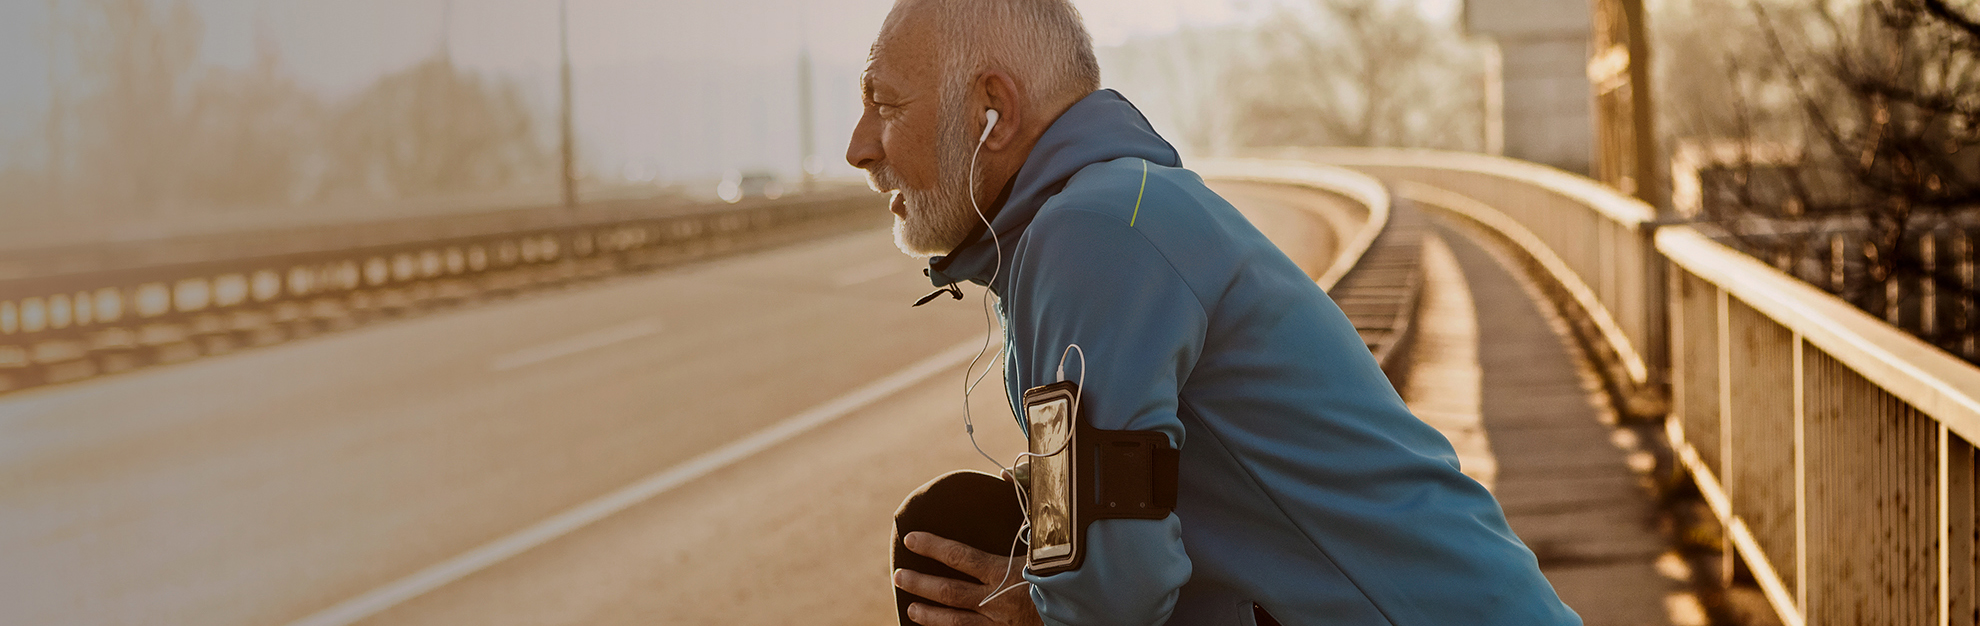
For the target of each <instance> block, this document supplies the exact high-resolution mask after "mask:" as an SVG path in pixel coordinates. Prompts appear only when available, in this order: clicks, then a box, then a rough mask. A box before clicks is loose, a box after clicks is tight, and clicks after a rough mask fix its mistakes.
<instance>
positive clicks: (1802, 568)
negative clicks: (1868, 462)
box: [1794, 332, 1813, 623]
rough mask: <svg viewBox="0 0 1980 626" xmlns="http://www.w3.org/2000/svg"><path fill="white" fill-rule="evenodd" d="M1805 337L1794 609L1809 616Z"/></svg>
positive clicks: (1799, 393)
mask: <svg viewBox="0 0 1980 626" xmlns="http://www.w3.org/2000/svg"><path fill="white" fill-rule="evenodd" d="M1803 343H1805V342H1803V341H1802V338H1801V333H1799V332H1797V333H1794V607H1795V610H1797V611H1800V612H1801V616H1802V622H1803V623H1809V622H1811V621H1813V620H1810V619H1809V615H1808V371H1807V363H1808V361H1807V359H1806V358H1805V357H1804V355H1803V354H1802V349H1803V348H1802V344H1803Z"/></svg>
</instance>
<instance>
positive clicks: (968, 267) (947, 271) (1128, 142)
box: [928, 89, 1182, 290]
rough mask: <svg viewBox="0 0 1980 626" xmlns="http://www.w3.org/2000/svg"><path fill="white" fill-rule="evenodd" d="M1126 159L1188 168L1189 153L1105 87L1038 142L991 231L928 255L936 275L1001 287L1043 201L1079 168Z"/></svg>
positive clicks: (941, 280) (941, 281)
mask: <svg viewBox="0 0 1980 626" xmlns="http://www.w3.org/2000/svg"><path fill="white" fill-rule="evenodd" d="M1124 157H1136V158H1140V159H1146V160H1147V161H1148V162H1149V163H1153V164H1155V165H1160V166H1164V167H1182V157H1181V156H1180V155H1178V154H1177V153H1176V148H1175V146H1171V145H1169V142H1168V141H1167V140H1164V139H1162V136H1161V135H1158V134H1156V133H1155V128H1154V127H1153V126H1151V125H1149V123H1148V118H1147V117H1145V116H1143V115H1142V114H1141V110H1140V109H1136V108H1135V107H1134V104H1132V103H1130V102H1128V101H1127V98H1125V97H1122V96H1121V94H1120V93H1119V92H1116V91H1114V90H1112V89H1102V90H1099V91H1095V92H1093V93H1091V94H1088V95H1087V96H1086V97H1085V98H1081V99H1080V101H1079V102H1077V103H1074V104H1073V106H1072V108H1069V109H1066V112H1065V113H1064V114H1062V115H1060V116H1059V119H1057V120H1054V121H1053V122H1052V125H1051V126H1050V127H1048V128H1046V129H1045V134H1044V135H1041V136H1039V138H1038V143H1037V144H1036V145H1034V146H1032V148H1031V154H1029V155H1027V156H1026V157H1025V160H1024V165H1023V166H1022V167H1020V168H1018V172H1017V175H1015V176H1012V177H1011V180H1010V182H1009V183H1008V184H1007V185H1006V188H1005V191H1004V195H1005V199H1004V200H1003V202H1002V206H1001V207H998V208H995V209H992V210H995V211H996V216H995V217H993V218H991V220H990V229H978V231H977V232H975V233H973V236H972V238H971V239H970V240H968V241H966V242H964V243H963V244H962V245H960V246H957V247H956V249H955V250H953V251H950V252H949V254H946V255H942V256H937V257H933V258H930V259H928V266H929V269H928V279H929V281H930V282H932V283H934V285H935V286H937V287H944V286H947V285H949V284H951V283H956V282H961V281H965V280H966V281H969V282H973V283H976V284H979V285H989V286H990V288H991V289H992V290H999V289H1001V287H1002V286H1001V285H990V284H989V283H990V280H991V273H992V272H993V271H995V270H996V269H997V263H998V258H997V255H999V254H1001V255H1002V257H1003V259H1002V261H1003V266H1004V267H1005V268H1009V267H1010V266H1011V255H1012V253H1013V252H1014V251H1016V249H1017V243H1018V238H1019V237H1022V236H1023V235H1024V229H1025V227H1026V226H1029V225H1031V218H1032V217H1034V216H1036V215H1038V209H1039V207H1041V206H1044V205H1045V201H1046V200H1049V199H1051V197H1052V196H1053V195H1056V194H1058V193H1059V190H1060V189H1063V188H1064V187H1065V185H1066V180H1067V179H1070V178H1072V176H1073V174H1076V173H1079V170H1081V169H1083V168H1085V167H1086V166H1088V165H1092V164H1094V163H1102V162H1106V161H1112V160H1114V159H1119V158H1124ZM992 229H994V230H995V231H996V233H997V234H996V237H995V238H994V239H993V238H992V237H991V235H990V233H989V232H985V231H987V230H992ZM993 241H995V242H1001V243H1002V248H1003V249H1002V250H997V246H995V245H993ZM1006 274H1008V272H1006ZM1005 278H1006V277H1005V276H998V277H996V280H997V281H998V282H1000V283H1001V282H1003V281H1004V280H1005Z"/></svg>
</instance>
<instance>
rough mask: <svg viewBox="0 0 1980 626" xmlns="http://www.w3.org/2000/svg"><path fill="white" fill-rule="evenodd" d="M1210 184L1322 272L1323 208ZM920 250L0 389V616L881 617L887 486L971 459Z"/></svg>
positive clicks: (758, 265)
mask: <svg viewBox="0 0 1980 626" xmlns="http://www.w3.org/2000/svg"><path fill="white" fill-rule="evenodd" d="M1218 187H1219V190H1220V191H1222V192H1224V193H1226V195H1227V197H1229V198H1230V199H1231V200H1232V201H1233V202H1234V203H1235V204H1237V205H1238V206H1240V208H1242V209H1245V210H1246V212H1247V213H1248V214H1250V215H1252V216H1253V219H1254V220H1255V221H1257V222H1258V223H1260V224H1261V225H1262V226H1264V227H1265V228H1266V229H1267V230H1268V232H1272V233H1274V234H1275V235H1276V236H1277V237H1278V238H1279V240H1280V243H1281V245H1282V247H1285V248H1287V249H1288V250H1289V251H1290V252H1291V254H1292V256H1294V258H1295V259H1298V260H1300V261H1301V262H1302V264H1303V265H1305V266H1307V269H1308V271H1309V273H1314V274H1317V273H1319V272H1320V271H1322V270H1324V268H1325V266H1326V263H1327V262H1328V261H1329V260H1330V259H1331V256H1332V254H1333V252H1332V250H1333V247H1334V236H1333V229H1334V228H1336V226H1333V225H1332V224H1333V222H1332V221H1329V220H1325V219H1316V217H1315V213H1314V212H1313V211H1314V208H1315V207H1319V208H1320V211H1321V212H1322V213H1327V212H1332V213H1334V214H1339V213H1340V212H1341V211H1342V209H1341V207H1339V206H1338V204H1337V203H1338V202H1340V201H1339V200H1338V199H1335V198H1334V197H1332V196H1328V195H1325V194H1319V193H1315V192H1310V191H1304V190H1294V189H1284V188H1273V187H1264V186H1257V185H1219V186H1218ZM881 206H882V205H881V204H880V203H879V202H878V201H876V202H875V210H883V209H881ZM1344 219H1346V220H1347V221H1348V222H1352V221H1353V219H1354V218H1352V217H1349V218H1344ZM918 267H920V264H919V263H918V262H917V261H915V260H913V259H909V258H907V257H904V256H902V255H901V254H900V253H899V252H897V251H895V250H894V249H893V247H892V245H891V243H890V241H889V240H888V235H887V234H886V233H884V232H866V233H858V234H854V235H848V236H841V237H834V238H830V239H823V240H817V241H813V242H807V243H804V244H800V245H794V246H789V247H785V248H780V249H776V250H771V251H766V252H761V253H756V254H752V255H749V256H743V257H736V258H730V259H723V260H718V261H712V262H705V263H698V264H693V265H688V266H682V267H677V268H674V269H671V270H668V271H664V272H656V273H650V274H642V275H636V276H626V277H619V278H613V279H609V280H605V281H598V282H591V283H585V284H580V285H576V286H573V287H571V288H569V289H566V290H562V291H554V292H543V293H535V294H530V295H527V296H524V297H520V298H516V299H512V300H507V301H500V302H491V303H485V304H482V305H480V306H476V307H472V308H467V309H462V310H458V311H452V312H446V313H440V314H434V315H427V316H422V317H417V318H412V319H408V320H403V321H399V322H393V323H387V324H379V325H375V326H369V327H364V328H360V329H356V330H352V331H348V332H342V333H335V334H331V335H326V336H322V337H318V338H314V339H309V340H303V341H297V342H293V343H289V344H284V345H280V346H275V347H271V348H267V349H259V350H250V351H244V352H241V353H237V354H232V355H227V356H222V357H217V358H210V359H204V360H200V361H195V362H191V363H187V364H183V365H178V366H172V367H163V368H154V369H148V370H142V371H137V372H132V373H128V374H123V375H116V376H109V377H104V378H100V379H94V380H91V381H87V382H84V383H80V384H74V385H64V386H55V387H50V388H46V389H39V390H33V391H29V392H26V393H21V394H16V395H12V396H8V397H6V398H5V399H4V400H0V624H7V625H14V624H21V625H28V624H33V625H42V624H214V625H232V624H242V625H250V624H251V625H273V624H286V623H291V622H294V621H296V620H299V619H303V618H305V617H308V616H312V615H315V616H316V617H318V618H321V619H320V621H319V622H318V623H347V622H350V621H352V620H353V619H357V618H363V623H379V624H387V623H391V624H398V623H407V624H456V623H471V624H511V623H513V624H617V623H638V624H651V623H723V624H729V623H795V622H802V623H862V624H870V623H876V622H885V621H887V620H889V619H891V618H890V617H889V615H890V614H891V612H892V608H891V607H892V605H891V596H890V595H889V591H888V588H887V585H886V554H885V552H886V546H887V537H888V532H889V530H888V519H889V516H890V515H891V513H892V511H893V509H894V507H895V506H896V505H897V504H898V502H899V499H900V498H901V496H903V495H904V494H905V493H906V492H908V491H909V490H911V489H913V488H914V487H915V486H916V485H918V484H920V483H922V482H924V481H926V480H927V479H929V478H932V477H934V476H936V475H938V474H939V473H941V472H943V471H947V470H949V469H955V468H960V467H970V468H977V469H992V467H993V466H992V465H991V464H990V462H989V461H987V460H984V459H983V458H981V457H980V456H978V455H977V454H976V452H975V450H973V449H972V448H971V447H970V445H969V442H968V440H967V439H966V438H965V437H964V435H963V431H962V422H961V418H962V415H961V413H962V406H961V405H962V398H961V392H960V390H961V387H962V384H963V379H964V373H963V368H962V366H961V362H962V361H964V360H966V358H967V357H968V356H969V355H971V354H974V353H975V349H974V347H973V346H976V345H980V344H977V343H966V342H970V341H972V340H980V339H981V337H983V336H984V332H985V330H986V327H985V319H984V316H983V313H982V303H981V301H980V300H979V295H978V293H979V292H978V291H976V290H974V289H972V290H970V297H969V298H968V299H967V300H965V301H962V302H955V301H951V300H947V299H943V300H940V301H938V302H935V303H932V304H931V305H929V306H926V307H921V308H918V309H910V308H909V307H908V304H909V303H910V302H911V301H912V300H913V299H914V298H916V297H918V296H919V295H921V294H922V293H925V292H926V291H927V290H928V289H929V286H928V285H927V283H926V281H925V279H923V278H922V277H921V276H920V274H919V272H918V271H916V270H917V268H918ZM991 349H992V350H993V351H994V349H995V347H994V346H992V348H991ZM993 378H994V374H993ZM1002 392H1003V389H1002V387H1001V385H999V384H998V383H997V381H995V380H990V381H987V382H985V383H984V385H983V386H982V387H981V388H979V389H978V392H977V393H976V394H975V398H974V401H973V402H972V406H973V411H974V413H975V415H976V419H977V423H978V424H979V425H980V426H979V428H978V429H977V437H978V440H979V442H980V443H981V444H982V445H983V447H984V449H986V450H988V451H990V452H991V453H992V454H994V455H996V456H998V457H999V458H1005V459H1007V458H1008V457H1009V456H1010V455H1011V454H1014V453H1015V452H1017V451H1018V450H1019V449H1020V448H1021V446H1022V441H1021V439H1020V438H1019V436H1018V433H1017V430H1016V427H1015V426H1014V425H1013V424H1012V422H1011V419H1010V413H1009V409H1008V407H1007V406H1006V403H1005V401H1004V399H1003V395H1002ZM793 420H795V421H793ZM326 611H327V612H326Z"/></svg>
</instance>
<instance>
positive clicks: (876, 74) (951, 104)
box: [846, 18, 982, 257]
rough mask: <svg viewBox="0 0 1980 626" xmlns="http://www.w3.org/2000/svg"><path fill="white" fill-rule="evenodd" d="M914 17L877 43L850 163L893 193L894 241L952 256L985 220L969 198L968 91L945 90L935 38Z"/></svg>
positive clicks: (907, 248)
mask: <svg viewBox="0 0 1980 626" xmlns="http://www.w3.org/2000/svg"><path fill="white" fill-rule="evenodd" d="M912 21H913V20H912V18H909V19H903V20H901V22H900V23H898V24H895V25H894V27H892V28H889V29H887V30H886V32H882V33H881V34H880V39H879V41H877V42H875V44H874V53H873V58H872V60H871V62H870V63H868V65H867V69H866V73H865V75H864V76H862V77H861V82H862V83H863V87H864V89H863V90H862V91H863V92H864V95H863V100H864V101H865V102H864V104H865V110H864V112H863V113H862V115H861V116H860V119H859V125H858V126H857V127H855V128H854V129H853V136H852V141H851V144H850V145H848V146H847V147H846V162H848V163H851V164H852V165H853V167H857V168H860V169H863V170H866V179H867V183H868V184H870V185H872V187H873V189H874V190H875V191H879V192H882V193H892V194H893V198H892V203H891V207H890V208H891V209H892V211H893V213H894V244H895V245H897V246H900V248H901V251H902V252H906V253H908V254H911V255H915V256H924V257H926V256H933V255H937V254H947V253H948V252H949V251H950V250H952V249H954V248H955V247H956V246H957V245H958V244H961V243H962V239H963V237H966V236H968V235H969V231H970V229H972V228H974V227H975V226H976V225H977V224H979V223H980V220H981V219H982V218H981V217H979V216H978V215H977V213H976V210H975V209H974V208H973V207H972V206H971V204H970V190H969V185H970V180H969V172H968V168H969V163H968V161H969V156H970V155H969V151H970V148H971V147H972V144H970V143H969V139H970V138H969V137H968V136H967V135H968V130H967V127H966V126H965V124H964V123H963V120H964V113H965V109H966V107H967V103H966V101H965V100H964V93H963V90H962V89H949V90H945V89H943V88H942V86H943V80H942V76H941V75H940V74H941V60H940V58H939V57H938V52H939V51H938V50H936V49H935V46H934V39H933V37H930V36H929V33H928V32H927V31H929V29H928V28H926V27H922V26H918V25H916V24H913V23H912ZM945 91H947V92H949V93H944V92H945Z"/></svg>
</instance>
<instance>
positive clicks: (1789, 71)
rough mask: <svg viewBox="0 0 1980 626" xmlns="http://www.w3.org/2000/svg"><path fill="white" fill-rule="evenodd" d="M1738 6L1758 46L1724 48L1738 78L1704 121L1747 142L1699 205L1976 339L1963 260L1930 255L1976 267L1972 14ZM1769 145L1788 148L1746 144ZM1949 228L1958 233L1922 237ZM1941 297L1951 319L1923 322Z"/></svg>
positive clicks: (1746, 234) (1977, 132)
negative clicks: (1957, 311) (1955, 266)
mask: <svg viewBox="0 0 1980 626" xmlns="http://www.w3.org/2000/svg"><path fill="white" fill-rule="evenodd" d="M1748 9H1749V11H1750V16H1751V23H1752V24H1753V25H1754V27H1755V29H1756V30H1757V34H1758V35H1759V36H1758V37H1757V38H1756V40H1757V43H1758V44H1759V45H1762V46H1764V49H1765V52H1766V54H1764V55H1759V56H1757V57H1756V56H1752V55H1744V54H1738V53H1737V52H1727V53H1726V56H1725V58H1724V59H1723V60H1722V61H1721V62H1720V65H1721V67H1725V68H1728V69H1729V70H1730V71H1729V72H1728V73H1727V74H1725V75H1727V76H1731V77H1732V80H1731V81H1728V82H1729V83H1730V84H1727V85H1722V86H1721V87H1720V88H1721V89H1723V91H1722V92H1721V93H1722V94H1723V95H1724V97H1725V98H1726V100H1722V101H1721V107H1722V108H1721V110H1720V111H1718V112H1715V113H1711V114H1709V115H1716V116H1719V119H1718V120H1716V121H1713V122H1709V123H1710V124H1714V125H1717V126H1719V127H1720V128H1721V129H1723V130H1725V131H1727V132H1723V133H1721V135H1722V136H1728V137H1732V138H1734V140H1735V141H1736V142H1737V143H1738V144H1739V145H1741V146H1742V148H1741V149H1740V150H1738V151H1737V154H1736V155H1735V156H1734V158H1732V159H1730V160H1729V162H1727V163H1725V164H1724V165H1723V166H1722V168H1721V173H1722V174H1726V175H1725V176H1722V177H1721V179H1720V180H1718V181H1717V183H1718V184H1717V185H1716V187H1717V192H1718V193H1719V194H1720V195H1721V196H1723V197H1725V198H1726V199H1727V200H1728V201H1726V202H1723V203H1720V204H1719V205H1718V208H1717V210H1712V211H1708V212H1707V213H1706V214H1705V215H1703V217H1704V218H1706V219H1709V220H1711V221H1713V222H1714V223H1715V224H1716V225H1718V226H1720V227H1722V228H1724V229H1725V231H1726V232H1727V234H1728V235H1729V236H1730V237H1731V238H1732V239H1733V240H1734V241H1735V242H1737V243H1738V244H1739V245H1740V246H1741V247H1742V248H1744V249H1746V250H1747V251H1748V252H1749V253H1752V254H1755V255H1756V256H1760V257H1762V258H1766V259H1770V260H1774V261H1775V262H1776V263H1777V264H1779V265H1782V266H1783V267H1784V268H1796V267H1805V266H1807V265H1809V264H1810V263H1809V262H1810V261H1813V260H1815V259H1824V260H1826V261H1827V262H1828V264H1829V265H1830V266H1831V268H1832V269H1831V271H1828V272H1801V273H1802V274H1803V275H1804V276H1807V275H1809V274H1817V275H1818V276H1816V281H1815V282H1817V283H1818V284H1822V286H1824V287H1827V288H1829V289H1831V290H1832V291H1835V292H1836V293H1837V294H1838V295H1840V296H1841V297H1843V298H1845V299H1847V300H1849V301H1851V302H1853V303H1855V304H1856V305H1857V306H1859V307H1862V308H1864V309H1866V310H1868V311H1871V312H1873V313H1877V314H1879V315H1882V316H1884V317H1885V318H1886V319H1888V320H1890V321H1892V322H1893V323H1901V325H1904V326H1907V327H1909V329H1910V330H1912V331H1913V332H1915V333H1918V334H1920V335H1921V336H1924V337H1925V338H1927V339H1928V340H1935V341H1939V342H1940V343H1941V345H1942V346H1943V345H1947V342H1946V341H1945V339H1946V337H1945V336H1944V335H1945V331H1947V330H1955V331H1959V332H1960V333H1963V335H1964V336H1965V337H1966V338H1969V339H1970V337H1971V336H1972V333H1971V331H1972V330H1973V329H1972V325H1973V324H1972V322H1973V320H1971V319H1969V318H1971V317H1973V314H1974V311H1973V310H1972V309H1973V307H1972V306H1971V303H1972V301H1973V299H1974V296H1975V293H1974V285H1973V281H1972V279H1971V273H1972V272H1971V270H1970V269H1968V270H1965V271H1964V272H1963V273H1964V274H1966V277H1965V278H1960V277H1958V274H1959V273H1961V272H1947V271H1945V270H1946V269H1949V268H1948V264H1945V263H1940V262H1938V259H1939V257H1940V256H1941V255H1942V254H1943V253H1944V252H1945V251H1946V250H1947V249H1948V248H1958V247H1960V245H1962V244H1964V245H1965V249H1966V250H1967V251H1968V252H1967V261H1966V262H1967V263H1969V268H1970V263H1971V250H1972V248H1971V244H1970V237H1971V234H1972V232H1973V230H1974V229H1975V227H1980V214H1977V213H1980V212H1976V211H1975V209H1980V29H1976V28H1975V21H1976V19H1980V16H1976V15H1975V14H1974V13H1973V12H1972V10H1971V9H1958V8H1955V7H1951V6H1949V5H1948V4H1947V3H1945V2H1944V1H1942V0H1866V1H1862V2H1837V1H1833V0H1823V1H1820V2H1815V3H1811V4H1801V5H1778V4H1776V5H1770V4H1764V3H1762V2H1760V1H1759V0H1749V3H1748ZM1963 11H1964V12H1963ZM1665 93H1673V92H1672V91H1666V92H1665ZM1777 146H1786V147H1787V148H1788V149H1789V151H1790V152H1792V156H1790V157H1787V158H1779V157H1774V158H1766V159H1761V158H1756V155H1759V154H1762V153H1764V152H1768V151H1769V150H1770V149H1772V148H1774V147H1777ZM1707 206H1708V208H1709V207H1711V206H1712V205H1709V204H1708V205H1707ZM1946 229H1950V230H1951V231H1953V233H1955V234H1954V235H1953V236H1952V238H1953V239H1955V240H1957V243H1955V244H1954V245H1953V246H1941V245H1935V244H1934V243H1932V241H1935V240H1936V239H1937V237H1936V236H1932V237H1927V236H1925V235H1926V234H1927V233H1932V232H1934V231H1941V230H1946ZM1851 248H1853V249H1854V250H1853V252H1852V251H1850V249H1851ZM1859 268H1860V269H1859ZM1822 274H1826V275H1822ZM1921 293H1922V294H1923V297H1920V296H1921ZM1940 296H1949V297H1950V298H1951V299H1956V300H1960V301H1963V302H1966V303H1967V305H1966V306H1965V307H1964V308H1965V309H1966V313H1965V314H1964V315H1960V316H1958V319H1957V320H1955V324H1953V325H1951V326H1950V327H1949V328H1941V327H1938V325H1936V324H1934V323H1933V321H1932V320H1933V319H1934V318H1935V314H1934V313H1933V310H1935V308H1936V306H1938V305H1936V304H1934V302H1936V301H1937V300H1936V299H1937V298H1938V297H1940ZM1900 309H1911V310H1916V311H1919V313H1917V314H1915V315H1908V316H1907V315H1901V314H1900V313H1901V310H1900ZM1914 320H1915V322H1914ZM1964 343H1965V344H1966V345H1964V346H1963V347H1962V348H1961V349H1959V350H1958V351H1959V352H1962V353H1965V354H1966V355H1967V356H1968V357H1969V358H1972V357H1974V356H1975V351H1974V350H1973V346H1972V345H1971V341H1970V340H1968V341H1964Z"/></svg>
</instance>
